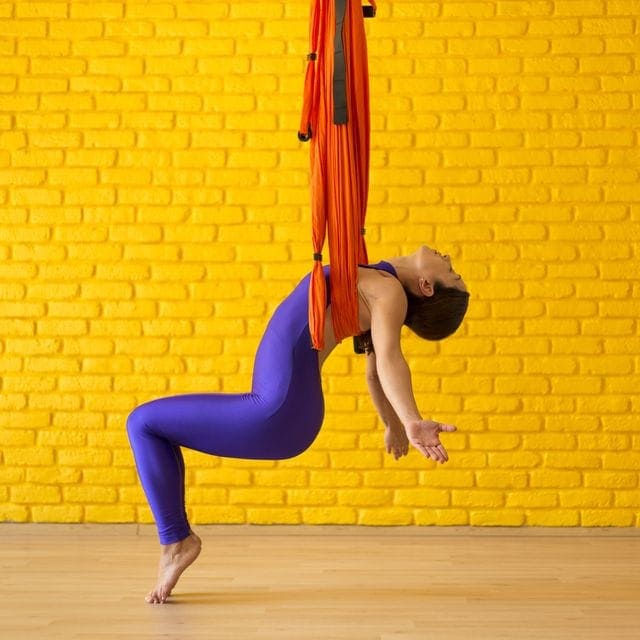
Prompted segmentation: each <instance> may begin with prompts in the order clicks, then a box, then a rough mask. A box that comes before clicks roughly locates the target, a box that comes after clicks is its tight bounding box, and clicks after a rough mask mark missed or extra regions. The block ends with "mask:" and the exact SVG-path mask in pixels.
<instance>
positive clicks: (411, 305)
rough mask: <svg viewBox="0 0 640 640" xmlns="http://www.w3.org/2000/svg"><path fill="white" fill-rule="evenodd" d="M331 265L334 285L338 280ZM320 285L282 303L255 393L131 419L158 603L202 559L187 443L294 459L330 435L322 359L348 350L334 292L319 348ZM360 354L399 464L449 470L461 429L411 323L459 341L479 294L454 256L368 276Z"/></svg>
mask: <svg viewBox="0 0 640 640" xmlns="http://www.w3.org/2000/svg"><path fill="white" fill-rule="evenodd" d="M328 273H329V270H328V268H325V277H327V285H329V282H328ZM308 284H309V276H307V277H306V278H304V279H303V280H302V281H301V282H300V284H298V286H297V287H296V288H295V289H294V291H293V292H292V293H291V294H290V295H289V296H288V297H287V298H286V299H285V300H284V301H283V302H282V303H281V304H280V306H279V307H278V308H277V309H276V311H275V313H274V315H273V317H272V318H271V320H270V322H269V325H268V326H267V329H266V331H265V334H264V336H263V338H262V341H261V343H260V346H259V348H258V352H257V354H256V360H255V365H254V371H253V384H252V390H251V392H250V393H246V394H218V393H210V394H191V395H182V396H175V397H170V398H161V399H159V400H154V401H152V402H149V403H147V404H144V405H141V406H140V407H138V408H137V409H135V410H134V411H133V412H132V413H131V415H130V416H129V419H128V421H127V431H128V433H129V440H130V442H131V447H132V449H133V452H134V456H135V460H136V466H137V468H138V474H139V476H140V480H141V482H142V486H143V488H144V490H145V493H146V496H147V500H148V501H149V504H150V506H151V510H152V512H153V515H154V518H155V521H156V524H157V527H158V533H159V537H160V543H161V553H160V567H159V572H158V581H157V584H156V586H155V588H154V589H153V590H152V591H151V592H150V593H149V594H148V595H147V597H146V600H147V602H150V603H164V602H166V600H167V598H168V597H169V595H170V594H171V590H172V589H173V587H174V586H175V584H176V583H177V581H178V578H179V577H180V575H181V574H182V572H183V571H184V570H185V569H186V568H187V567H188V566H189V565H190V564H191V563H192V562H193V561H194V560H195V559H196V558H197V556H198V554H199V553H200V539H199V538H198V536H196V535H195V534H194V533H193V532H192V531H191V529H190V527H189V523H188V521H187V517H186V513H185V509H184V462H183V458H182V453H181V451H180V447H187V448H189V449H195V450H198V451H203V452H205V453H210V454H212V455H218V456H225V457H233V458H249V459H266V460H271V459H284V458H290V457H293V456H296V455H298V454H300V453H302V452H303V451H304V450H305V449H307V448H308V447H309V446H310V445H311V443H312V442H313V441H314V439H315V437H316V436H317V434H318V431H319V430H320V426H321V424H322V420H323V417H324V401H323V397H322V387H321V382H320V368H321V366H322V363H323V362H324V360H325V359H326V358H327V356H328V355H329V354H330V353H331V351H332V350H333V349H334V348H335V346H336V340H335V337H334V335H333V326H332V322H331V302H330V295H331V293H330V288H329V286H328V287H327V291H328V295H327V298H328V300H327V316H326V322H325V336H324V338H325V340H324V344H325V346H324V348H323V350H322V351H320V352H318V351H314V350H313V349H312V348H311V339H310V335H309V326H308V315H307V311H308ZM358 294H359V321H360V327H361V329H362V331H363V334H362V335H361V336H359V337H358V343H359V344H360V347H362V348H361V349H359V350H362V351H365V352H367V354H368V356H367V384H368V386H369V390H370V393H371V397H372V399H373V402H374V404H375V406H376V409H377V411H378V413H379V414H380V416H381V418H382V420H383V422H384V424H385V427H386V429H385V446H386V449H387V452H389V453H391V454H393V455H394V457H395V458H396V459H397V458H399V457H400V456H403V455H405V454H406V453H407V452H408V448H409V444H411V445H413V446H414V447H415V448H416V449H418V451H420V452H421V453H422V454H423V455H424V456H425V457H427V458H430V459H432V460H435V461H437V462H441V463H442V462H445V461H446V460H447V459H448V456H447V452H446V450H445V448H444V447H443V445H442V444H441V442H440V439H439V433H440V432H442V431H455V427H454V426H452V425H445V424H440V423H438V422H434V421H432V420H424V419H423V418H422V416H421V414H420V411H419V410H418V407H417V405H416V401H415V399H414V396H413V391H412V386H411V374H410V371H409V367H408V366H407V363H406V361H405V359H404V357H403V355H402V351H401V348H400V330H401V328H402V325H403V324H407V325H408V326H409V327H410V328H411V329H412V330H413V331H414V332H416V333H417V334H418V335H420V336H421V337H424V338H426V339H431V340H439V339H441V338H444V337H446V336H447V335H450V334H451V333H453V332H454V331H455V330H456V329H457V328H458V326H459V325H460V322H461V321H462V318H463V317H464V314H465V312H466V310H467V305H468V299H469V294H468V293H467V290H466V287H465V284H464V282H463V280H462V278H461V277H460V276H459V275H458V274H457V273H455V271H454V270H453V268H452V266H451V261H450V259H449V256H446V255H445V256H443V255H441V254H440V253H438V252H437V251H435V250H433V249H429V248H428V247H421V248H420V249H418V251H416V252H415V253H413V254H411V255H409V256H401V257H398V258H393V259H391V260H389V261H388V262H379V263H378V264H376V265H368V266H366V267H360V268H359V274H358Z"/></svg>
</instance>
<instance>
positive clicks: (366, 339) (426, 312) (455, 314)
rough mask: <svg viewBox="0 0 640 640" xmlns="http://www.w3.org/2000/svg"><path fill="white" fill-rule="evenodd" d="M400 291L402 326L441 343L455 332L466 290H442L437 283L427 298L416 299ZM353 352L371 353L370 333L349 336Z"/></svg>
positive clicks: (463, 310)
mask: <svg viewBox="0 0 640 640" xmlns="http://www.w3.org/2000/svg"><path fill="white" fill-rule="evenodd" d="M404 292H405V294H406V295H407V317H406V318H405V319H404V324H405V325H407V327H409V329H411V331H413V332H414V333H415V334H416V335H418V336H420V337H421V338H424V339H425V340H442V339H443V338H446V337H447V336H450V335H451V334H452V333H455V331H456V330H457V328H458V327H459V326H460V323H461V322H462V319H463V318H464V315H465V313H467V308H468V307H469V293H468V292H467V291H461V290H460V289H456V288H455V287H446V286H445V285H443V284H442V283H441V282H437V281H436V282H435V284H434V286H433V295H432V296H430V297H427V296H417V295H415V294H414V293H412V292H411V291H409V290H408V289H405V290H404ZM353 350H354V351H355V352H356V353H367V354H369V353H372V352H373V341H372V340H371V331H370V330H369V331H365V332H364V333H361V334H360V335H358V336H354V337H353Z"/></svg>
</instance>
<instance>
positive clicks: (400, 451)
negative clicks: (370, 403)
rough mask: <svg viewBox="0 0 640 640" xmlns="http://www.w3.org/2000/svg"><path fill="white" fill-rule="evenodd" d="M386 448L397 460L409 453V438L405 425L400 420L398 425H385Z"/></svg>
mask: <svg viewBox="0 0 640 640" xmlns="http://www.w3.org/2000/svg"><path fill="white" fill-rule="evenodd" d="M384 448H385V449H386V450H387V453H390V454H391V455H393V457H394V458H395V459H396V460H397V459H398V458H401V457H402V456H406V455H407V453H409V438H407V434H406V433H405V431H404V427H403V426H402V424H400V422H399V421H398V424H397V425H393V426H387V427H385V430H384Z"/></svg>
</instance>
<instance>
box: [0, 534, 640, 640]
mask: <svg viewBox="0 0 640 640" xmlns="http://www.w3.org/2000/svg"><path fill="white" fill-rule="evenodd" d="M197 533H199V534H200V536H201V537H202V539H203V552H202V554H201V556H200V558H199V559H198V561H197V563H196V564H195V565H193V566H192V567H191V568H190V569H189V570H188V571H187V572H186V573H185V574H184V575H183V577H182V580H181V582H180V583H179V584H178V587H177V589H176V591H175V592H174V593H175V596H174V597H172V601H171V603H170V604H167V605H147V604H145V602H144V601H143V596H144V594H145V593H146V591H147V590H148V589H149V587H151V585H152V583H153V578H154V576H155V565H156V561H157V542H156V539H155V534H154V533H153V531H151V530H149V528H146V527H143V528H138V527H135V526H129V525H121V526H108V527H105V526H85V525H57V526H55V525H9V524H0V542H1V546H0V572H1V574H0V638H2V640H30V639H32V638H33V639H36V638H37V639H38V640H50V639H51V640H53V639H57V638H61V639H62V638H64V639H65V640H75V639H78V638H82V639H87V640H89V639H96V640H107V639H109V640H120V639H124V638H126V639H127V640H152V639H153V640H156V639H163V640H167V639H174V638H175V639H176V640H191V639H202V640H205V639H206V640H214V639H219V638H222V639H229V640H254V639H255V640H270V639H278V640H288V639H292V640H293V639H295V640H308V639H313V640H315V639H318V640H320V639H322V640H426V639H434V640H485V639H486V640H502V639H504V640H518V639H525V638H526V639H529V638H531V639H534V638H535V639H536V640H539V639H544V640H553V639H558V640H560V639H561V640H591V639H593V638H597V639H598V640H626V639H632V638H633V639H634V640H637V639H638V638H640V530H637V529H631V530H628V529H615V530H599V529H594V530H576V529H564V530H554V529H542V530H536V529H479V530H478V529H465V528H460V529H458V528H420V529H416V528H399V529H393V528H391V529H386V528H343V527H316V528H310V527H237V526H228V527H201V528H198V530H197Z"/></svg>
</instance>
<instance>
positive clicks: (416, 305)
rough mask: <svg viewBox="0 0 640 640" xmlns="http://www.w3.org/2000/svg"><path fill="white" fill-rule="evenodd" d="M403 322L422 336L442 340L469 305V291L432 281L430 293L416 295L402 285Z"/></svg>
mask: <svg viewBox="0 0 640 640" xmlns="http://www.w3.org/2000/svg"><path fill="white" fill-rule="evenodd" d="M405 293H406V294H407V302H408V307H407V317H406V318H405V320H404V323H405V325H407V327H409V329H411V331H413V332H414V333H415V334H416V335H418V336H420V337H421V338H424V339H425V340H442V338H446V337H447V336H450V335H451V334H452V333H454V332H455V331H456V329H457V328H458V327H459V326H460V323H461V322H462V319H463V318H464V314H465V313H466V312H467V308H468V307H469V293H468V292H467V291H461V290H460V289H456V288H455V287H447V286H445V285H443V284H442V283H441V282H437V281H436V282H435V284H434V287H433V295H432V296H417V295H415V294H414V293H412V292H411V291H408V290H407V289H405Z"/></svg>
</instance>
